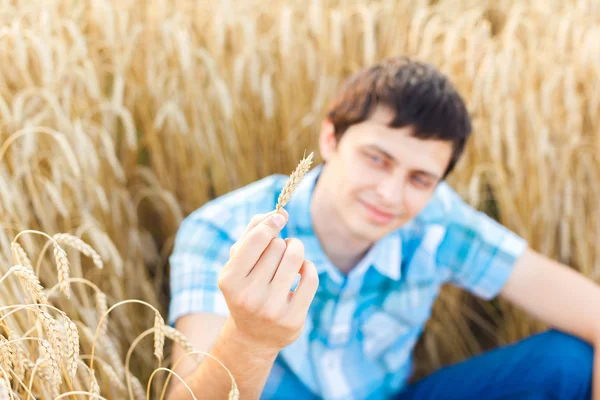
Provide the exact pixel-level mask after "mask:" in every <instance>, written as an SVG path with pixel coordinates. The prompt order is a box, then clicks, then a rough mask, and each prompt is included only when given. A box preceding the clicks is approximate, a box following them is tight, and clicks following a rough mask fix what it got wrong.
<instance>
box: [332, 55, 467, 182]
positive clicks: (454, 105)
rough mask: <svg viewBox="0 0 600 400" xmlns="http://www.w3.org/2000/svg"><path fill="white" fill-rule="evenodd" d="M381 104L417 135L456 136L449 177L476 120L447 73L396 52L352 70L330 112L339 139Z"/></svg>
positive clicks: (396, 125)
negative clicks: (353, 71) (369, 65)
mask: <svg viewBox="0 0 600 400" xmlns="http://www.w3.org/2000/svg"><path fill="white" fill-rule="evenodd" d="M378 105H383V106H387V107H389V108H390V109H391V110H392V111H393V112H394V119H393V121H392V122H391V123H390V125H389V126H390V127H393V128H402V127H405V126H410V127H412V128H413V129H414V132H413V135H414V137H417V138H420V139H440V140H448V141H451V142H452V149H453V150H452V157H451V158H450V163H449V164H448V167H447V169H446V171H445V173H444V177H446V176H447V175H448V174H449V173H450V172H451V171H452V170H453V169H454V167H455V165H456V163H457V161H458V159H459V157H460V155H461V154H462V152H463V150H464V147H465V144H466V142H467V139H468V137H469V135H470V134H471V121H470V118H469V113H468V111H467V108H466V106H465V104H464V101H463V99H462V98H461V96H460V94H459V93H458V92H457V90H456V89H455V88H454V86H453V85H452V83H451V82H450V81H449V80H448V78H446V76H445V75H443V74H442V73H441V72H440V71H438V70H437V69H436V68H435V67H433V66H432V65H430V64H426V63H423V62H418V61H414V60H411V59H410V58H408V57H394V58H390V59H387V60H385V61H383V62H381V63H379V64H376V65H374V66H372V67H369V68H365V69H363V70H361V71H359V72H358V73H356V74H355V75H353V76H351V77H350V78H349V79H348V80H347V81H346V82H345V83H344V84H343V85H342V87H341V90H340V91H339V93H338V94H337V96H336V98H334V101H333V103H332V105H331V106H330V108H329V111H328V113H327V116H328V118H329V120H330V121H331V122H332V124H333V126H334V128H335V136H336V140H337V141H338V143H339V140H340V139H341V138H342V136H343V135H344V133H345V132H346V130H347V129H348V128H349V127H350V126H351V125H353V124H357V123H360V122H362V121H365V120H366V119H368V118H369V116H370V115H371V113H372V112H373V110H374V109H375V107H376V106H378Z"/></svg>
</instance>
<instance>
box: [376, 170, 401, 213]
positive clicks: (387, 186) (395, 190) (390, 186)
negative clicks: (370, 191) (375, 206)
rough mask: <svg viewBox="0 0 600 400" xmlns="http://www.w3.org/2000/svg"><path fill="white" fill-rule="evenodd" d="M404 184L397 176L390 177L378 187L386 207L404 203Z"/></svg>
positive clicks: (378, 192)
mask: <svg viewBox="0 0 600 400" xmlns="http://www.w3.org/2000/svg"><path fill="white" fill-rule="evenodd" d="M403 186H404V184H403V181H402V179H400V178H398V177H397V176H389V177H386V178H385V179H383V180H382V181H381V182H379V185H377V194H378V195H379V197H380V198H381V199H382V200H383V201H384V202H385V204H386V205H388V206H392V205H394V204H401V203H402V202H403V200H404V199H403V198H402V196H403V194H404V188H403Z"/></svg>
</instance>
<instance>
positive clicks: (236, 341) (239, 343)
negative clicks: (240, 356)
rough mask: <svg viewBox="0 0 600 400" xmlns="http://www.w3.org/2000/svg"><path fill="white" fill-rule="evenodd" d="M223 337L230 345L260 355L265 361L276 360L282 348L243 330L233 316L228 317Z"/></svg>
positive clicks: (241, 350)
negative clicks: (253, 336) (257, 338)
mask: <svg viewBox="0 0 600 400" xmlns="http://www.w3.org/2000/svg"><path fill="white" fill-rule="evenodd" d="M221 337H222V339H223V340H224V341H225V342H226V343H227V344H228V345H230V346H234V347H235V348H237V349H238V350H240V352H244V353H249V354H251V355H255V356H259V357H260V358H262V359H264V360H265V361H267V360H271V361H273V360H275V358H277V354H279V351H280V350H281V349H279V348H276V347H273V346H268V345H266V344H264V343H261V342H259V341H257V340H256V339H254V338H252V337H251V336H249V335H247V334H246V333H244V332H242V331H241V330H240V329H238V327H237V326H236V325H235V322H234V321H233V319H232V318H231V317H229V318H227V321H226V322H225V325H224V327H223V331H222V335H221Z"/></svg>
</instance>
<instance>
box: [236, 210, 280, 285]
mask: <svg viewBox="0 0 600 400" xmlns="http://www.w3.org/2000/svg"><path fill="white" fill-rule="evenodd" d="M286 222H287V219H286V218H285V215H283V214H280V213H274V214H273V215H271V216H270V217H269V218H267V219H265V220H264V221H262V222H261V223H259V224H258V225H256V226H255V227H254V228H253V229H252V230H251V231H250V232H248V234H247V235H246V237H245V238H244V239H243V240H241V241H240V244H239V247H238V249H237V250H236V251H235V253H234V254H233V255H232V257H231V258H230V261H231V262H230V265H235V268H236V269H238V272H239V273H240V275H243V276H247V275H248V274H249V273H250V270H251V269H252V268H253V267H254V265H255V264H256V262H257V261H258V259H259V258H260V256H261V255H262V253H263V252H264V251H265V250H266V248H267V246H268V245H269V243H271V240H273V238H275V237H276V236H277V235H278V234H279V232H280V231H281V229H282V228H283V227H284V226H285V223H286Z"/></svg>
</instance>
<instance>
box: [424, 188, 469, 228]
mask: <svg viewBox="0 0 600 400" xmlns="http://www.w3.org/2000/svg"><path fill="white" fill-rule="evenodd" d="M469 209H471V210H473V211H475V210H474V209H472V208H471V206H469V205H468V204H467V203H466V202H465V201H464V200H463V199H462V198H461V197H460V195H459V194H458V193H456V191H455V190H454V189H453V188H452V187H451V186H450V185H449V184H448V183H447V182H445V181H442V182H440V184H439V185H438V187H437V188H436V189H435V191H434V193H433V196H432V197H431V199H430V200H429V202H428V203H427V205H426V206H425V208H423V210H422V211H421V212H420V213H419V215H417V218H416V219H417V221H418V222H420V223H422V224H426V225H429V224H435V225H445V224H447V223H448V222H449V221H450V220H451V219H453V218H454V217H456V216H457V215H458V214H462V213H464V212H465V210H469Z"/></svg>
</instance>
